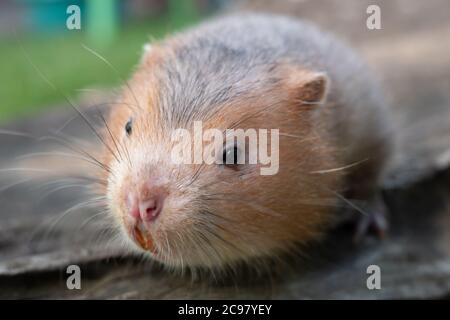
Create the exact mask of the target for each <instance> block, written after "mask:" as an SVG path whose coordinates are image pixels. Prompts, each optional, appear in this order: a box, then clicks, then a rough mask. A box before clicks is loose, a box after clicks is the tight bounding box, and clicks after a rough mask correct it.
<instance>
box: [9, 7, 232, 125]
mask: <svg viewBox="0 0 450 320" xmlns="http://www.w3.org/2000/svg"><path fill="white" fill-rule="evenodd" d="M225 3H226V1H220V0H215V1H212V0H210V1H208V0H203V1H196V0H129V1H119V0H89V1H88V0H84V1H83V0H77V1H74V0H72V1H67V0H34V1H32V0H6V1H2V2H0V70H1V72H0V101H1V102H0V122H5V121H9V120H12V119H14V118H16V117H19V116H24V115H30V114H33V113H36V112H37V111H39V110H42V109H43V108H46V107H49V106H52V105H58V104H60V105H64V103H63V101H64V98H63V97H62V95H61V94H60V93H58V92H57V91H55V90H53V89H52V88H51V86H49V84H48V83H46V82H45V81H44V80H43V79H42V77H41V76H40V75H39V72H38V71H37V70H36V69H35V67H33V64H34V65H35V66H36V67H37V68H38V69H39V71H40V72H42V73H43V74H44V75H45V77H47V78H48V79H49V81H51V82H52V83H53V84H55V85H56V86H57V87H58V89H59V90H60V91H62V92H63V93H64V94H66V95H68V96H71V97H73V96H76V95H77V94H79V91H78V90H80V89H86V88H96V87H100V88H108V87H116V86H118V85H120V83H121V78H127V77H128V76H129V75H130V73H131V72H132V70H133V67H134V66H135V65H136V64H137V62H138V61H139V56H140V54H141V52H142V46H143V44H145V43H146V42H148V41H149V40H150V39H157V38H160V37H162V36H163V35H165V34H166V33H168V32H172V31H175V30H177V29H180V28H182V27H185V26H187V25H190V24H192V23H194V22H196V21H198V20H200V19H202V18H203V17H205V16H207V15H209V14H211V13H213V12H214V11H216V10H217V9H219V8H220V7H222V6H224V5H225ZM72 4H75V5H77V6H79V8H80V12H81V15H80V21H81V29H80V30H68V28H67V27H66V20H67V19H68V18H69V16H71V14H70V13H66V10H67V7H68V6H69V5H72ZM83 44H85V45H86V46H88V47H89V48H92V49H93V50H95V51H96V52H98V53H99V54H101V55H102V56H103V57H105V58H106V59H107V60H108V61H109V62H110V63H111V64H112V65H113V66H114V67H115V68H116V69H117V70H118V72H119V74H120V75H119V76H118V75H117V74H116V73H115V72H114V71H113V70H112V69H111V68H109V67H108V66H107V65H106V64H105V63H104V62H102V61H101V60H100V59H99V58H98V57H96V56H95V55H93V54H92V53H90V52H88V51H87V50H86V49H85V48H83ZM30 60H31V62H30Z"/></svg>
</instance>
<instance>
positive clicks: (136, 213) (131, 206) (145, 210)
mask: <svg viewBox="0 0 450 320" xmlns="http://www.w3.org/2000/svg"><path fill="white" fill-rule="evenodd" d="M147 194H148V196H145V197H143V196H142V195H141V196H135V195H134V194H132V193H130V194H129V195H128V211H129V212H128V213H129V215H130V216H131V217H132V218H134V219H138V220H142V221H145V222H151V221H154V220H155V219H156V218H157V217H158V216H159V214H160V213H161V210H162V207H163V204H164V195H163V194H162V193H161V192H159V191H158V190H153V192H151V193H150V192H148V193H147Z"/></svg>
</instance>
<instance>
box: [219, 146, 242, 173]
mask: <svg viewBox="0 0 450 320" xmlns="http://www.w3.org/2000/svg"><path fill="white" fill-rule="evenodd" d="M222 157H223V159H222V161H223V164H224V165H225V166H227V167H231V168H235V167H236V166H237V165H238V164H239V158H240V150H239V148H238V147H237V146H236V145H234V146H231V147H228V148H225V149H224V150H223V154H222Z"/></svg>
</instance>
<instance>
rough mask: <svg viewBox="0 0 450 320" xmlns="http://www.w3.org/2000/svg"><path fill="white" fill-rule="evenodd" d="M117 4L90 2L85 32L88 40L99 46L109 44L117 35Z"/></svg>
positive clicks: (101, 0) (111, 0)
mask: <svg viewBox="0 0 450 320" xmlns="http://www.w3.org/2000/svg"><path fill="white" fill-rule="evenodd" d="M118 4H119V2H118V1H116V0H90V1H88V2H87V3H86V5H87V31H88V37H89V40H90V41H91V42H92V43H94V44H96V45H99V46H106V45H108V44H110V43H111V42H112V41H113V40H114V37H115V35H116V33H117V28H118V23H119V5H118Z"/></svg>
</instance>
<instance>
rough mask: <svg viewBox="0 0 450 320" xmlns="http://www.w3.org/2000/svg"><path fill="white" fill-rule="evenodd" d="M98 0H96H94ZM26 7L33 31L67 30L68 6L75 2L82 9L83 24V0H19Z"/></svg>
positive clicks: (30, 27) (27, 21)
mask: <svg viewBox="0 0 450 320" xmlns="http://www.w3.org/2000/svg"><path fill="white" fill-rule="evenodd" d="M91 1H92V0H91ZM94 1H96V0H94ZM17 2H19V3H21V4H23V5H24V6H25V8H26V17H25V21H26V24H27V27H28V28H29V29H30V30H31V31H36V32H44V33H54V32H56V33H58V32H65V31H67V28H66V20H67V17H68V15H67V13H66V10H67V7H68V6H70V5H72V4H75V5H78V6H79V7H80V9H81V23H82V24H83V12H84V10H83V8H84V4H85V1H83V0H18V1H17Z"/></svg>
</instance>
